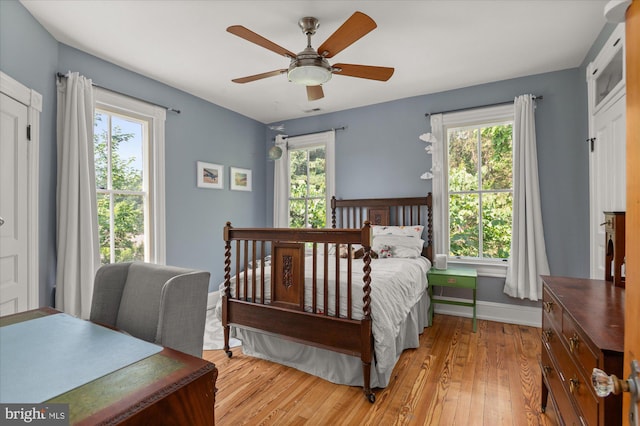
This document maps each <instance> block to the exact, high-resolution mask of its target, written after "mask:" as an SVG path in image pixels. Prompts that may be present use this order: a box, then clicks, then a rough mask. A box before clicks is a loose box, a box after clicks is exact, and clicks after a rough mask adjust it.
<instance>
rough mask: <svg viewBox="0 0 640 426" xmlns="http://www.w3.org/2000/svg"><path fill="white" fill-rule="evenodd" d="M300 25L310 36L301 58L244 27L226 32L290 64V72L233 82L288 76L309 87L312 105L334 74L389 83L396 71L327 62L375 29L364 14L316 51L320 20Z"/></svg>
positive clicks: (356, 15) (353, 17) (357, 14)
mask: <svg viewBox="0 0 640 426" xmlns="http://www.w3.org/2000/svg"><path fill="white" fill-rule="evenodd" d="M298 25H299V26H300V28H301V29H302V32H303V34H305V35H306V36H307V47H306V49H304V50H303V51H302V52H300V53H298V54H295V53H293V52H291V51H290V50H287V49H285V48H284V47H281V46H279V45H277V44H275V43H274V42H272V41H270V40H267V39H266V38H264V37H262V36H261V35H259V34H256V33H254V32H253V31H251V30H249V29H247V28H245V27H243V26H242V25H232V26H230V27H229V28H227V31H228V32H230V33H231V34H234V35H236V36H238V37H240V38H243V39H245V40H247V41H250V42H252V43H255V44H257V45H258V46H261V47H264V48H265V49H269V50H271V51H272V52H275V53H277V54H279V55H283V56H285V57H287V58H289V59H290V60H291V63H290V64H289V68H283V69H279V70H275V71H269V72H265V73H262V74H256V75H250V76H247V77H242V78H236V79H233V80H231V81H233V82H234V83H248V82H250V81H256V80H260V79H263V78H267V77H274V76H276V75H280V74H285V73H286V74H287V77H288V79H289V81H291V82H293V83H296V84H300V85H305V86H306V87H307V98H308V99H309V100H310V101H313V100H317V99H321V98H323V97H324V92H323V90H322V84H323V83H326V82H327V81H329V80H330V79H331V76H332V75H333V74H337V75H344V76H348V77H358V78H366V79H370V80H379V81H387V80H389V78H391V76H392V75H393V71H394V69H393V68H388V67H376V66H371V65H356V64H334V65H331V64H329V61H327V58H332V57H333V56H335V55H337V54H338V53H340V52H341V51H342V50H344V49H346V48H347V47H349V46H350V45H352V44H353V43H355V42H356V41H358V40H359V39H360V38H362V37H364V36H365V35H366V34H368V33H369V32H370V31H372V30H373V29H375V28H376V26H377V25H376V23H375V21H374V20H373V19H371V18H370V17H369V16H367V15H365V14H364V13H362V12H355V13H354V14H353V15H351V17H350V18H349V19H347V20H346V21H345V22H344V23H343V24H342V26H340V28H338V29H337V30H336V31H335V32H334V33H333V34H331V36H330V37H329V38H328V39H327V40H326V41H325V42H324V43H322V44H321V45H320V47H319V48H318V50H317V51H316V50H314V49H313V47H311V36H312V35H314V34H315V33H316V29H318V27H319V23H318V20H317V19H316V18H313V17H305V18H302V19H300V21H298Z"/></svg>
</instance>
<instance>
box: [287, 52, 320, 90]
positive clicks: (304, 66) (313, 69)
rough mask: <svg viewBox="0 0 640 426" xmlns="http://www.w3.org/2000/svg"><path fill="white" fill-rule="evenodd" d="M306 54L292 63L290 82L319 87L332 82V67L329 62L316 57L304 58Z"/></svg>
mask: <svg viewBox="0 0 640 426" xmlns="http://www.w3.org/2000/svg"><path fill="white" fill-rule="evenodd" d="M304 53H305V52H302V53H301V54H299V55H298V57H297V58H295V59H293V60H292V61H291V65H290V66H289V72H288V73H287V77H288V78H289V81H290V82H292V83H295V84H301V85H303V86H319V85H321V84H322V83H326V82H327V81H329V80H331V65H329V62H328V61H327V60H326V59H324V58H322V57H320V56H317V55H315V53H314V54H313V55H309V56H313V57H304Z"/></svg>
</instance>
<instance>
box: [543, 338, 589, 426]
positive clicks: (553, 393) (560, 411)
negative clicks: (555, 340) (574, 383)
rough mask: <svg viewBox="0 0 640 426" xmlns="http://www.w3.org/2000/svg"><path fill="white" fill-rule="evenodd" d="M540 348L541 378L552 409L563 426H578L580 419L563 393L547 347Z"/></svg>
mask: <svg viewBox="0 0 640 426" xmlns="http://www.w3.org/2000/svg"><path fill="white" fill-rule="evenodd" d="M542 346H543V349H542V362H541V363H542V377H543V379H544V381H545V383H546V384H547V386H548V387H549V392H550V395H549V396H550V397H551V398H553V403H554V405H555V407H554V408H555V409H556V411H557V413H556V414H557V415H559V416H561V417H562V421H563V423H564V424H565V425H580V424H581V422H580V419H579V417H578V416H577V415H576V412H575V409H574V408H573V405H572V404H571V401H570V400H569V397H568V395H567V393H566V392H565V391H564V387H563V384H562V376H561V375H560V374H559V372H558V370H557V367H556V365H555V363H554V362H553V361H552V360H551V355H549V350H548V348H547V346H546V345H542ZM548 409H549V405H548V403H547V410H548ZM561 424H562V423H561Z"/></svg>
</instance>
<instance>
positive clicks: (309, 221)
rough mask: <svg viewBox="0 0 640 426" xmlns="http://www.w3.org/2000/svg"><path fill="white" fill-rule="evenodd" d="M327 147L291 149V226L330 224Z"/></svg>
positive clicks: (318, 226)
mask: <svg viewBox="0 0 640 426" xmlns="http://www.w3.org/2000/svg"><path fill="white" fill-rule="evenodd" d="M326 159H327V156H326V147H325V146H324V145H320V146H312V147H305V148H297V149H296V148H293V149H290V150H289V227H290V228H325V227H326V224H327V182H326V172H325V170H326V162H327V161H326Z"/></svg>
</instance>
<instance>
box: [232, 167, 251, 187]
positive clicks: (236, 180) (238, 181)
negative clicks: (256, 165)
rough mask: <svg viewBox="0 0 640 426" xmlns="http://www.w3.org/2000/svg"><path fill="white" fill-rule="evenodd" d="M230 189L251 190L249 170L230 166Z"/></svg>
mask: <svg viewBox="0 0 640 426" xmlns="http://www.w3.org/2000/svg"><path fill="white" fill-rule="evenodd" d="M230 169H231V180H230V182H231V189H233V190H235V191H251V170H249V169H240V168H238V167H230Z"/></svg>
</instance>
